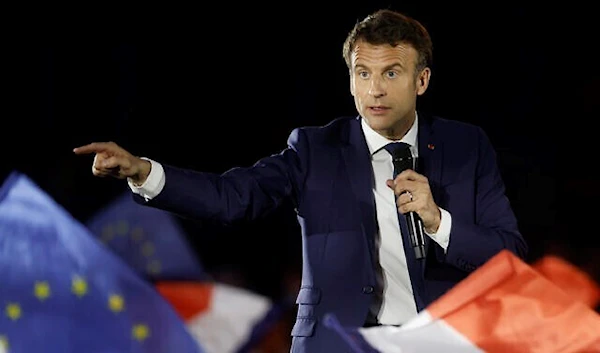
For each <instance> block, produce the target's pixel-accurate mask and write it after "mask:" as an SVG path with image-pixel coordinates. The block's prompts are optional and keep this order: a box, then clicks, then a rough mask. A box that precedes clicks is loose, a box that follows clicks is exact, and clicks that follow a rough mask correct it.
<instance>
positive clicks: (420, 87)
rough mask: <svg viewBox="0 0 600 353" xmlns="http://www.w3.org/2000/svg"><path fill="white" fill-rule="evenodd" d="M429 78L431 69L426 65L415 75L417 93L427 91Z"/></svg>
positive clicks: (420, 93)
mask: <svg viewBox="0 0 600 353" xmlns="http://www.w3.org/2000/svg"><path fill="white" fill-rule="evenodd" d="M430 79H431V69H430V68H428V67H426V68H424V69H423V70H421V72H420V73H419V75H418V76H417V95H419V96H420V95H422V94H423V93H425V91H427V87H429V80H430Z"/></svg>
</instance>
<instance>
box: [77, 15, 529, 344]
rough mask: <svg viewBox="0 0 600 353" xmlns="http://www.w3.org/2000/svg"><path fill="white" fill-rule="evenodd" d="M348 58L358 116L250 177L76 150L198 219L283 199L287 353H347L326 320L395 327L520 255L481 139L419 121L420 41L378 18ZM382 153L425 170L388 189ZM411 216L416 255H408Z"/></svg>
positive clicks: (408, 173) (304, 135) (141, 198)
mask: <svg viewBox="0 0 600 353" xmlns="http://www.w3.org/2000/svg"><path fill="white" fill-rule="evenodd" d="M343 55H344V58H345V60H346V63H347V65H348V68H349V74H350V90H351V93H352V95H353V96H354V100H355V105H356V109H357V110H358V113H359V115H358V116H357V117H344V118H339V119H336V120H333V121H332V122H330V123H329V124H327V125H326V126H322V127H304V128H297V129H295V130H294V131H293V132H292V133H291V135H290V136H289V139H288V146H287V148H286V149H284V150H283V151H282V152H281V153H279V154H277V155H272V156H269V157H266V158H264V159H261V160H260V161H258V162H257V163H256V164H255V165H254V166H252V167H249V168H234V169H231V170H229V171H228V172H226V173H224V174H222V175H217V174H211V173H202V172H197V171H191V170H182V169H179V168H176V167H174V166H168V165H161V164H160V163H158V162H156V161H153V160H150V159H146V158H138V157H135V156H133V155H131V154H130V153H129V152H127V151H126V150H124V149H122V148H121V147H119V146H118V145H117V144H115V143H112V142H108V143H102V142H99V143H91V144H89V145H86V146H82V147H79V148H76V149H75V150H74V152H75V153H77V154H88V153H95V158H94V163H93V173H94V175H97V176H109V175H111V176H114V177H117V178H127V179H128V183H129V186H130V187H131V189H132V191H133V193H134V197H135V199H136V200H137V201H138V202H139V203H141V204H144V205H148V206H152V207H158V208H161V209H165V210H169V211H172V212H176V213H179V214H181V215H183V216H191V217H194V218H196V219H211V220H218V221H220V222H224V223H229V222H234V221H237V220H241V219H243V220H254V219H257V218H259V217H261V216H264V215H266V214H267V213H268V212H270V211H272V210H273V209H274V208H276V207H278V206H279V205H282V204H283V201H284V200H286V199H289V200H291V201H292V204H293V205H294V207H295V210H296V212H297V214H298V221H299V223H300V225H301V229H302V238H303V239H302V241H303V242H302V247H303V256H304V257H303V276H302V285H301V288H300V291H299V293H298V297H297V301H296V302H297V304H298V312H297V320H296V324H295V325H294V327H293V329H292V336H293V339H292V352H342V351H346V350H345V349H344V348H342V347H346V343H344V342H342V341H341V340H340V338H339V335H337V334H336V333H335V332H332V331H331V330H330V329H328V328H327V327H325V326H324V325H323V322H322V318H323V315H324V314H326V313H333V314H335V315H336V317H337V318H338V319H339V320H340V323H341V324H342V325H344V326H371V325H401V324H403V323H404V322H406V321H407V320H409V319H410V318H411V317H413V316H414V315H415V314H416V313H417V312H418V311H420V310H421V309H423V308H425V307H426V306H427V305H428V304H429V303H431V302H432V301H433V300H435V299H436V298H438V297H439V296H441V295H442V294H443V293H445V292H446V291H447V290H448V289H450V288H451V287H452V286H453V285H455V284H456V283H457V282H459V281H460V280H462V279H463V278H465V277H466V276H467V275H469V273H471V272H472V271H474V270H475V269H476V268H477V267H478V266H480V265H482V264H483V263H484V262H486V261H487V260H488V259H489V258H491V257H492V256H493V255H495V254H496V253H498V252H499V251H500V250H502V249H509V250H510V251H512V252H514V253H515V254H517V255H518V256H521V257H524V256H525V254H526V251H527V245H526V243H525V241H524V239H523V237H522V236H521V234H520V232H519V229H518V225H517V221H516V219H515V216H514V213H513V211H512V209H511V206H510V203H509V200H508V199H507V197H506V195H505V187H504V184H503V181H502V179H501V176H500V172H499V170H498V166H497V164H496V157H495V152H494V150H493V148H492V146H491V144H490V141H489V140H488V138H487V136H486V135H485V133H484V132H483V131H482V130H481V129H480V128H478V127H476V126H472V125H468V124H465V123H461V122H457V121H451V120H445V119H442V118H439V117H433V116H428V115H426V114H423V113H421V114H418V113H417V109H416V101H417V97H418V96H420V95H422V94H424V93H425V91H426V90H427V86H428V84H429V80H430V77H431V69H430V67H431V60H432V43H431V39H430V36H429V34H428V32H427V30H426V29H425V28H424V27H423V26H422V25H421V24H420V23H419V22H417V21H416V20H414V19H412V18H409V17H406V16H404V15H403V14H400V13H397V12H393V11H390V10H381V11H378V12H375V13H373V14H372V15H370V16H368V17H367V18H365V19H364V20H363V21H362V22H360V23H357V24H356V26H355V27H354V28H353V29H352V31H351V32H350V33H349V35H348V37H347V39H346V41H345V43H344V46H343ZM390 142H403V143H406V144H408V145H409V146H410V147H409V151H410V152H411V153H412V157H413V158H414V159H416V160H418V161H419V163H417V165H416V166H415V167H414V168H409V169H406V170H404V171H402V172H401V173H400V174H399V175H397V176H396V177H395V179H393V180H392V178H393V171H394V170H393V165H394V164H393V162H392V157H391V153H393V152H388V150H387V149H386V148H384V147H385V146H386V145H387V144H388V143H390ZM405 146H406V145H405ZM409 212H414V213H413V215H414V214H416V215H418V217H417V218H416V219H418V220H420V222H421V223H420V224H419V229H421V230H422V231H423V232H424V250H423V252H424V253H425V254H424V258H418V256H417V253H416V252H415V251H414V250H413V248H412V246H411V244H410V236H409V226H408V223H407V222H406V220H405V216H404V214H409ZM399 213H400V215H399Z"/></svg>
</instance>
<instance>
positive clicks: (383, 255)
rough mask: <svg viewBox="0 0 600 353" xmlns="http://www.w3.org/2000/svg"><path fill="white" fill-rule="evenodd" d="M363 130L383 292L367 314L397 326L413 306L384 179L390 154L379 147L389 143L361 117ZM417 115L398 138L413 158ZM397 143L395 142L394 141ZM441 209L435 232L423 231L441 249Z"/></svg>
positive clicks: (444, 224) (445, 239)
mask: <svg viewBox="0 0 600 353" xmlns="http://www.w3.org/2000/svg"><path fill="white" fill-rule="evenodd" d="M361 124H362V128H363V132H364V134H365V138H366V141H367V146H368V147H369V152H370V153H371V163H372V165H373V173H374V178H375V184H374V187H373V195H374V197H375V211H376V214H377V224H378V228H379V234H378V235H377V238H376V244H375V245H376V248H377V249H378V254H379V264H380V266H381V271H382V273H380V279H381V281H382V282H383V283H379V285H380V288H381V289H380V290H382V291H383V293H382V298H380V300H381V303H376V305H374V307H373V308H372V311H376V312H372V313H371V316H375V317H377V322H378V323H380V324H384V325H400V324H403V323H405V322H406V321H408V320H409V319H410V318H412V317H413V316H415V315H416V314H417V307H416V304H415V300H414V297H413V291H412V286H411V281H410V276H409V272H408V267H407V263H406V256H405V254H404V247H403V244H402V236H401V234H400V224H399V223H398V208H397V207H396V197H395V195H394V191H393V190H392V189H390V188H389V187H388V186H387V184H386V181H387V180H388V179H391V178H392V175H393V171H394V165H393V163H392V156H391V155H390V154H389V152H388V151H386V150H385V149H384V148H383V147H384V146H385V145H387V144H388V143H390V142H394V141H392V140H389V139H387V138H385V137H383V136H381V135H379V134H378V133H377V132H375V131H374V130H373V129H371V127H370V126H369V125H368V124H367V123H366V121H365V120H364V119H362V120H361ZM418 126H419V124H418V117H417V119H415V122H414V124H413V126H412V127H411V128H410V130H408V132H407V133H406V135H404V137H403V138H402V139H401V140H400V142H404V143H407V144H409V145H410V150H411V152H412V155H413V158H415V159H416V158H417V157H418V154H419V148H418V146H417V136H418ZM396 142H398V141H396ZM440 211H441V223H440V227H439V229H438V231H437V232H436V233H435V234H428V233H426V234H427V235H428V236H429V237H430V238H431V239H433V240H434V241H435V242H437V243H438V244H439V245H440V246H441V247H442V248H443V249H444V250H446V249H447V248H448V244H449V242H450V227H451V222H452V220H451V216H450V213H448V212H447V211H446V210H443V209H440Z"/></svg>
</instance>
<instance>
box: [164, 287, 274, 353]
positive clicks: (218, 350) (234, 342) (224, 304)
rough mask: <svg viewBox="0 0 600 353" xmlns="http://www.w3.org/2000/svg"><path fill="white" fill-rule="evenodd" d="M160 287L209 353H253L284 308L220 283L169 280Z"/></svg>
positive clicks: (249, 292) (250, 292) (253, 294)
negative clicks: (251, 352)
mask: <svg viewBox="0 0 600 353" xmlns="http://www.w3.org/2000/svg"><path fill="white" fill-rule="evenodd" d="M156 288H157V289H158V291H159V293H160V294H161V295H162V296H163V297H164V298H165V299H167V301H168V302H169V303H171V305H173V307H174V308H175V310H176V311H177V313H178V314H179V315H180V316H181V318H182V319H183V320H184V321H185V322H186V324H187V326H188V329H189V330H190V332H191V333H192V335H193V336H194V337H195V338H196V339H197V340H198V341H199V342H202V346H203V348H204V349H205V350H206V352H207V353H242V352H250V351H252V348H255V347H256V344H257V343H258V342H257V341H259V340H260V339H262V338H263V337H264V336H265V335H266V334H267V332H268V330H269V329H270V328H271V327H273V325H274V324H275V322H276V321H277V320H278V319H279V318H280V315H281V313H282V311H281V310H282V309H284V308H283V307H281V306H279V305H275V304H274V303H273V302H272V300H270V299H269V298H267V297H265V296H262V295H260V294H257V293H254V292H252V291H249V290H246V289H243V288H239V287H236V286H231V285H228V284H224V283H218V282H208V281H206V282H190V281H181V282H176V281H165V282H158V283H157V284H156Z"/></svg>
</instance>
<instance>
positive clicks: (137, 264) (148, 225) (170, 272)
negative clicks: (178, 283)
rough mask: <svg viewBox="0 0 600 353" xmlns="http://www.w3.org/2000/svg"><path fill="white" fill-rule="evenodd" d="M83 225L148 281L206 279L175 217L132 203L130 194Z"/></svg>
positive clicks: (109, 205) (127, 193) (114, 202)
mask: <svg viewBox="0 0 600 353" xmlns="http://www.w3.org/2000/svg"><path fill="white" fill-rule="evenodd" d="M86 225H87V227H88V228H89V229H90V230H91V231H92V232H93V233H94V234H95V235H96V236H97V237H98V238H99V239H100V240H101V241H102V242H103V243H104V244H105V245H106V246H107V247H108V248H109V249H111V250H112V251H114V252H115V253H116V254H117V255H119V256H120V257H121V258H122V259H123V260H124V261H125V262H126V263H127V264H129V266H131V267H132V268H133V269H134V270H135V271H137V272H138V273H139V274H140V275H142V276H143V277H145V278H147V279H149V280H153V281H154V280H165V279H174V280H204V279H206V278H207V274H206V273H205V271H204V269H203V267H202V265H201V262H200V260H199V259H198V257H197V255H196V253H195V252H194V251H193V248H191V247H190V244H188V241H187V239H186V235H185V232H184V230H183V228H182V227H181V225H180V224H179V223H178V221H177V219H176V218H175V216H173V215H172V214H170V213H168V212H166V211H163V210H159V209H156V208H152V207H147V206H142V205H139V204H137V203H135V201H133V199H132V197H131V192H129V191H127V192H125V193H124V194H122V195H121V196H119V197H118V198H117V199H115V200H114V201H113V202H111V203H109V204H108V205H107V206H106V207H104V208H103V209H101V210H100V211H98V212H97V213H96V214H95V215H94V217H92V218H91V219H90V220H89V221H88V222H86Z"/></svg>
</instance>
